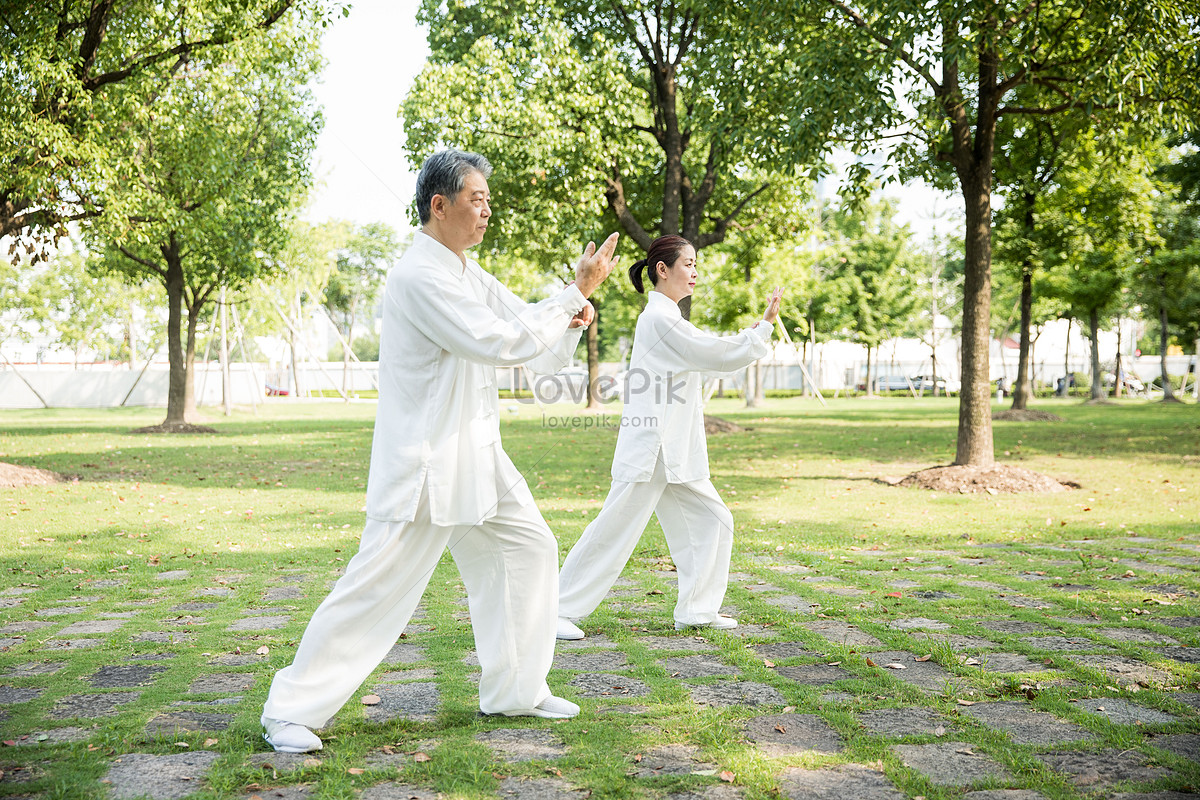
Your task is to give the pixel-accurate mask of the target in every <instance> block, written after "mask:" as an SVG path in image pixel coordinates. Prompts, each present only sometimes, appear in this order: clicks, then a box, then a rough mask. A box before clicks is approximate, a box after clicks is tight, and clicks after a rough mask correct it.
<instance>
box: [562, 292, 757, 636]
mask: <svg viewBox="0 0 1200 800" xmlns="http://www.w3.org/2000/svg"><path fill="white" fill-rule="evenodd" d="M772 330H773V326H772V325H771V323H769V322H766V321H761V322H759V323H758V324H757V325H755V326H754V327H752V328H747V329H746V330H744V331H742V332H741V333H738V334H735V335H733V336H714V335H712V334H709V333H705V332H704V331H701V330H700V329H699V328H697V327H696V326H695V325H693V324H691V323H690V322H688V321H687V320H685V319H683V316H682V315H681V314H680V312H679V306H678V305H676V304H675V303H674V302H673V301H672V300H671V299H670V298H669V297H667V296H666V295H664V294H663V293H661V292H657V291H652V292H650V293H649V295H648V297H647V300H646V308H645V310H643V311H642V313H641V316H639V317H638V321H637V329H636V332H635V333H634V337H633V354H632V355H631V356H630V359H629V372H628V373H627V375H626V379H625V408H624V410H623V411H622V413H621V429H620V431H619V432H618V434H617V449H616V453H615V455H614V456H613V466H612V477H613V482H612V489H610V490H609V493H608V497H607V498H606V499H605V501H604V507H603V508H602V509H601V510H600V514H599V515H598V516H597V517H596V519H594V520H593V521H592V523H591V524H590V525H588V527H587V529H586V530H585V531H584V532H583V536H581V537H580V539H579V541H578V542H577V543H576V544H575V546H574V547H572V548H571V552H570V553H569V554H568V555H567V558H566V560H565V561H564V562H563V566H562V571H561V572H560V573H559V578H558V591H559V598H558V615H559V616H560V617H566V618H567V619H573V620H578V619H582V618H583V617H586V616H587V615H588V614H590V613H592V612H593V611H595V610H596V606H598V605H600V601H601V600H603V599H604V596H605V594H607V593H608V590H609V589H610V588H611V587H612V585H613V583H614V582H615V581H616V580H617V578H618V577H619V576H620V574H621V570H622V569H623V568H624V567H625V564H626V563H627V562H628V561H629V557H630V556H631V555H632V554H633V549H634V547H635V546H636V545H637V542H638V539H640V538H641V535H642V532H643V531H644V530H645V528H646V523H647V522H649V521H650V514H651V513H654V514H657V516H658V521H659V523H660V524H661V525H662V529H663V534H664V535H665V536H666V539H667V546H668V547H669V548H670V550H671V558H673V559H674V561H675V567H676V570H677V571H678V576H679V599H678V601H677V602H676V604H675V621H676V622H679V623H682V624H685V625H700V624H706V623H711V622H712V621H713V620H714V619H716V617H717V612H718V611H719V610H720V608H721V602H722V601H723V600H724V598H725V588H726V586H727V585H728V582H729V558H730V555H731V553H732V550H733V515H732V514H730V513H729V509H728V508H726V507H725V504H724V503H723V502H722V501H721V497H720V496H719V495H718V494H717V490H716V488H714V487H713V485H712V481H710V480H709V473H708V446H707V443H706V442H705V438H704V409H703V398H702V395H701V386H702V383H703V377H704V374H705V373H726V372H732V371H734V370H737V369H741V368H743V367H746V366H749V365H750V364H752V363H754V362H755V361H757V360H758V359H760V358H762V357H763V356H765V355H767V353H768V352H769V351H770V345H769V344H768V343H769V342H770V340H771V332H772Z"/></svg>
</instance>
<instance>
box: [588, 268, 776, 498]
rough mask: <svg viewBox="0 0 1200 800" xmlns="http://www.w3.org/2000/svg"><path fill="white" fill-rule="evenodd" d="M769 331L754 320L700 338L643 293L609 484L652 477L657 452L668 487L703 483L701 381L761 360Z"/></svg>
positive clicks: (655, 296)
mask: <svg viewBox="0 0 1200 800" xmlns="http://www.w3.org/2000/svg"><path fill="white" fill-rule="evenodd" d="M772 330H773V326H772V325H771V323H769V322H767V321H765V320H760V321H759V322H758V323H757V324H756V325H755V326H754V327H752V328H747V329H745V330H743V331H741V332H740V333H737V334H734V335H732V336H716V335H713V334H711V333H705V332H704V331H702V330H700V329H699V328H697V327H696V326H695V325H693V324H692V323H690V322H688V321H687V320H685V319H684V318H683V315H682V314H681V313H680V311H679V306H678V305H677V304H676V303H675V302H674V301H673V300H671V299H670V298H669V297H667V296H666V295H664V294H663V293H662V292H657V291H652V292H649V293H648V296H647V299H646V308H645V309H644V310H643V311H642V313H641V315H640V316H639V317H638V321H637V328H636V331H635V333H634V337H633V353H632V354H631V355H630V358H629V370H628V372H627V373H626V376H625V387H624V400H625V408H624V410H623V411H622V413H621V429H620V431H619V432H618V434H617V449H616V453H615V454H614V456H613V465H612V477H613V480H617V481H625V482H627V483H638V482H641V481H648V480H650V478H651V476H652V475H653V474H654V466H655V463H656V462H657V460H658V457H659V453H660V452H661V453H662V459H663V464H664V466H665V468H666V473H667V481H668V482H669V483H688V482H690V481H696V480H703V479H706V478H708V476H709V473H708V446H707V444H706V442H705V436H704V408H703V396H702V394H701V391H702V385H703V380H704V376H705V375H706V374H720V373H728V372H733V371H735V370H739V369H742V368H744V367H747V366H749V365H750V364H753V363H754V362H755V361H757V360H758V359H760V358H762V357H764V356H766V355H767V354H768V353H769V352H770V350H771V346H770V344H769V342H770V340H771V333H772Z"/></svg>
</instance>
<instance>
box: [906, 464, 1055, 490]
mask: <svg viewBox="0 0 1200 800" xmlns="http://www.w3.org/2000/svg"><path fill="white" fill-rule="evenodd" d="M893 485H894V486H916V487H918V488H921V489H932V490H933V491H935V492H950V493H953V494H979V493H983V492H986V493H987V494H1001V493H1003V494H1016V493H1019V492H1065V491H1066V490H1068V489H1078V488H1079V484H1077V483H1074V482H1072V481H1060V480H1057V479H1055V478H1051V477H1050V476H1049V475H1042V474H1040V473H1037V472H1034V471H1032V470H1028V469H1025V468H1024V467H1013V466H1009V465H1007V464H993V465H992V466H990V467H972V466H956V465H951V466H948V467H931V468H929V469H923V470H921V471H920V472H914V473H913V474H911V475H909V476H907V477H905V478H903V479H902V480H900V481H898V482H897V483H895V484H893Z"/></svg>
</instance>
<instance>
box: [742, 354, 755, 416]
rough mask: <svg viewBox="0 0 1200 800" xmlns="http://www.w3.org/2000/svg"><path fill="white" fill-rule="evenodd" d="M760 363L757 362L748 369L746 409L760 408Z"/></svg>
mask: <svg viewBox="0 0 1200 800" xmlns="http://www.w3.org/2000/svg"><path fill="white" fill-rule="evenodd" d="M757 383H758V362H757V361H755V362H754V363H753V364H751V365H750V366H748V367H746V390H745V392H744V394H745V395H746V408H757V407H758V387H757V386H756V385H755V384H757Z"/></svg>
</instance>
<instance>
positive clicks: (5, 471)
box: [0, 461, 66, 489]
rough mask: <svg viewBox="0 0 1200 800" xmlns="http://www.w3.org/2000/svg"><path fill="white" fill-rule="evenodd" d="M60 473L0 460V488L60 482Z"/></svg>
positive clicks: (61, 477)
mask: <svg viewBox="0 0 1200 800" xmlns="http://www.w3.org/2000/svg"><path fill="white" fill-rule="evenodd" d="M65 480H66V478H64V477H63V476H62V475H59V474H58V473H57V472H51V471H50V470H48V469H40V468H38V467H21V466H18V465H16V464H7V463H5V462H3V461H0V488H3V489H16V488H19V487H21V486H43V485H45V484H47V483H62V482H63V481H65Z"/></svg>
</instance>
